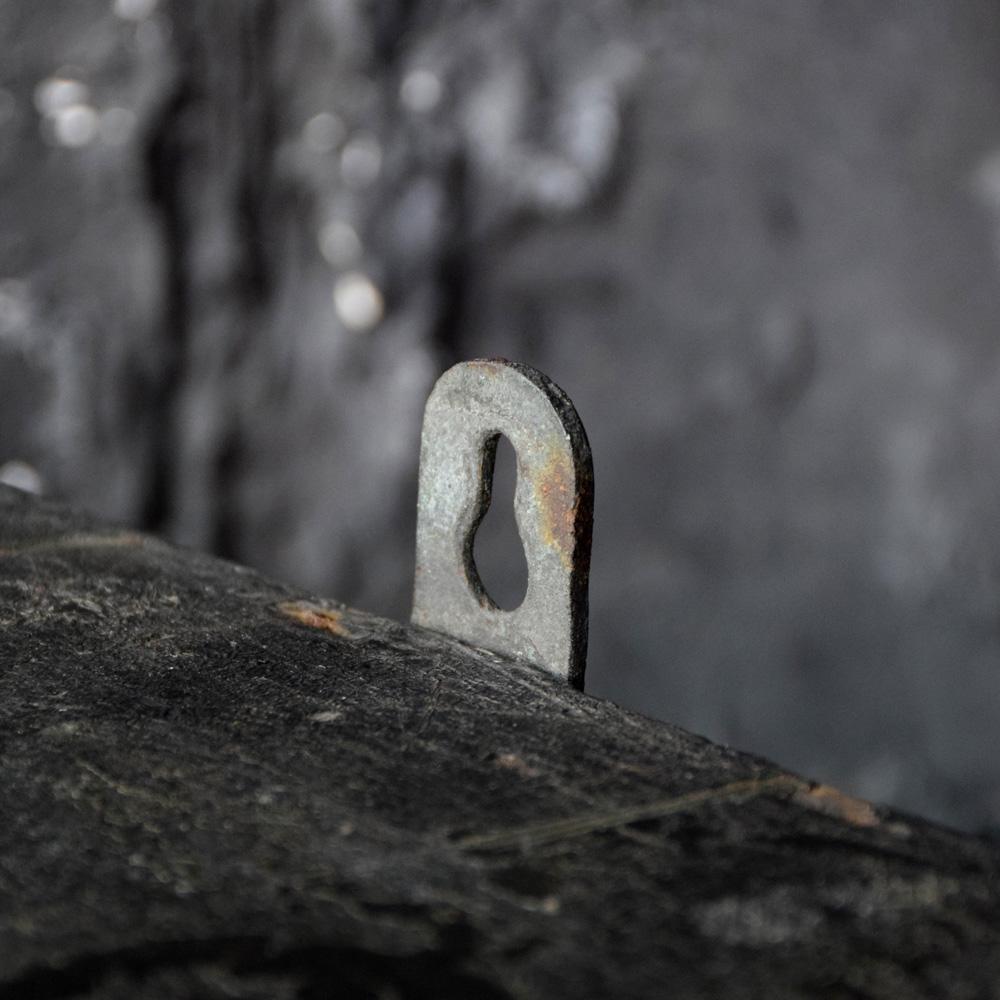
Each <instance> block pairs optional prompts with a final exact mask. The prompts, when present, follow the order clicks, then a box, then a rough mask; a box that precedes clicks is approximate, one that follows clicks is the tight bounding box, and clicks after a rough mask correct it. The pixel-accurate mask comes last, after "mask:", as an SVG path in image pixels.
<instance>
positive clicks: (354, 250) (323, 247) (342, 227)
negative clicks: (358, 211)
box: [319, 219, 361, 267]
mask: <svg viewBox="0 0 1000 1000" xmlns="http://www.w3.org/2000/svg"><path fill="white" fill-rule="evenodd" d="M319 250H320V253H321V254H322V255H323V256H324V258H326V260H327V262H328V263H330V264H332V265H333V266H334V267H344V266H346V265H348V264H353V263H354V262H355V261H356V260H358V258H359V257H360V256H361V240H360V238H359V237H358V234H357V232H356V231H355V229H354V227H353V226H352V225H351V224H350V223H349V222H344V221H343V220H341V219H334V220H333V221H332V222H328V223H327V224H326V225H325V226H324V227H323V228H322V229H321V230H320V231H319Z"/></svg>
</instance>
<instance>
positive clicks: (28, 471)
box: [0, 459, 44, 493]
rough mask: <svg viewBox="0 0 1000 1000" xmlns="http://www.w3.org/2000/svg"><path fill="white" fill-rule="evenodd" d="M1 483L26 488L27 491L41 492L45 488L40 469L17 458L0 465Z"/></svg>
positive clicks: (16, 487) (21, 488)
mask: <svg viewBox="0 0 1000 1000" xmlns="http://www.w3.org/2000/svg"><path fill="white" fill-rule="evenodd" d="M0 483H3V484H4V485H5V486H13V487H14V488H15V489H19V490H24V492H25V493H41V492H42V490H43V489H44V484H43V482H42V477H41V476H40V475H39V474H38V470H37V469H36V468H35V467H34V466H33V465H28V463H27V462H21V461H18V460H17V459H15V460H14V461H12V462H4V464H3V465H0Z"/></svg>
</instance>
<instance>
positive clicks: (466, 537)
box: [412, 358, 594, 688]
mask: <svg viewBox="0 0 1000 1000" xmlns="http://www.w3.org/2000/svg"><path fill="white" fill-rule="evenodd" d="M501 434H502V435H504V436H505V437H507V439H508V440H509V441H510V443H511V444H512V445H513V447H514V451H515V452H516V453H517V486H516V489H515V493H514V516H515V519H516V521H517V526H518V531H519V532H520V536H521V543H522V545H523V546H524V554H525V557H526V559H527V563H528V588H527V592H526V594H525V597H524V601H523V602H522V603H521V605H520V607H518V608H516V609H514V610H513V611H504V610H502V609H501V608H499V607H498V606H497V605H496V603H495V602H494V601H493V600H492V599H491V598H490V596H489V594H488V593H487V592H486V588H485V587H484V586H483V583H482V580H481V579H480V577H479V572H478V570H477V569H476V563H475V559H474V557H473V543H474V540H475V537H476V531H477V529H478V528H479V524H480V522H481V521H482V519H483V516H484V515H485V514H486V511H487V510H488V509H489V505H490V497H491V492H492V485H493V462H494V458H495V455H496V445H497V440H498V439H499V437H500V435H501ZM419 490H420V495H419V503H418V510H417V568H416V581H415V587H414V599H413V615H412V619H413V622H414V623H415V624H417V625H423V626H425V627H427V628H432V629H435V630H437V631H440V632H447V633H449V634H450V635H453V636H456V637H457V638H459V639H463V640H465V641H467V642H470V643H473V644H475V645H478V646H482V647H484V648H486V649H490V650H493V651H495V652H498V653H504V654H507V655H509V656H515V657H521V658H523V659H527V660H530V661H531V662H533V663H536V664H538V666H540V667H544V668H545V669H546V670H549V671H551V672H552V673H554V674H558V675H559V676H561V677H565V678H566V679H567V680H568V681H569V682H570V683H571V684H573V685H574V686H576V687H580V688H582V687H583V676H584V668H585V666H586V657H587V584H588V580H589V576H590V540H591V531H592V525H593V503H594V474H593V465H592V462H591V456H590V445H589V443H588V442H587V435H586V433H585V432H584V429H583V424H582V423H581V422H580V418H579V417H578V416H577V413H576V410H575V409H574V408H573V404H572V403H571V402H570V400H569V397H568V396H567V395H566V394H565V393H564V392H563V391H562V390H561V389H560V388H559V387H558V386H556V385H555V384H554V383H553V382H551V381H550V380H549V379H548V378H546V377H545V376H544V375H543V374H541V372H538V371H535V369H533V368H529V367H528V366H527V365H521V364H516V363H515V362H511V361H505V360H503V359H499V358H498V359H492V360H482V361H467V362H463V363H462V364H458V365H455V366H454V367H453V368H451V369H449V370H448V371H447V372H445V373H444V375H442V376H441V378H440V379H439V380H438V382H437V385H435V387H434V390H433V392H432V393H431V395H430V398H429V399H428V401H427V408H426V410H425V412H424V426H423V434H422V438H421V447H420V487H419Z"/></svg>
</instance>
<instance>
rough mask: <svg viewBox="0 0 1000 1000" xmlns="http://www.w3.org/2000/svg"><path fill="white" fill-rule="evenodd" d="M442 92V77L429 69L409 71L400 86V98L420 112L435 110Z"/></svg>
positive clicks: (412, 109) (410, 107)
mask: <svg viewBox="0 0 1000 1000" xmlns="http://www.w3.org/2000/svg"><path fill="white" fill-rule="evenodd" d="M442 93H443V87H442V86H441V79H440V77H439V76H438V75H437V74H436V73H434V72H432V71H431V70H429V69H415V70H413V71H412V72H410V73H407V74H406V76H405V77H404V78H403V82H402V84H401V85H400V88H399V97H400V100H401V101H402V102H403V104H404V105H406V107H407V108H409V109H410V110H411V111H416V112H417V113H418V114H423V113H425V112H428V111H433V110H434V108H436V107H437V106H438V104H440V102H441V95H442Z"/></svg>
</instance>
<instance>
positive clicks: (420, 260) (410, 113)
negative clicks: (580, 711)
mask: <svg viewBox="0 0 1000 1000" xmlns="http://www.w3.org/2000/svg"><path fill="white" fill-rule="evenodd" d="M0 39H2V46H3V47H2V53H3V58H2V60H0V479H3V480H5V481H7V482H10V483H13V484H15V485H21V486H23V487H27V488H30V489H35V490H40V491H43V492H44V493H46V494H48V495H53V496H59V497H65V498H69V499H71V500H73V501H75V502H76V503H78V504H81V505H84V506H86V507H88V508H90V509H93V510H95V511H98V512H100V513H102V514H104V515H106V516H107V517H109V518H115V519H120V520H123V521H126V522H128V523H131V524H134V525H138V526H141V527H144V528H148V529H151V530H154V531H158V532H161V533H163V534H165V535H167V536H169V537H170V538H172V539H175V540H177V541H180V542H183V543H186V544H190V545H194V546H198V547H201V548H208V549H212V550H214V551H216V552H218V553H221V554H223V555H225V556H227V557H230V558H234V559H238V560H241V561H244V562H247V563H250V564H252V565H254V566H256V567H259V568H260V569H262V570H264V571H266V572H267V573H269V574H272V575H276V576H279V577H283V578H287V579H290V580H294V581H297V582H299V583H301V584H305V585H307V586H309V587H311V588H313V589H315V590H316V591H319V592H321V593H323V594H327V595H331V596H335V597H337V598H340V599H343V600H346V601H348V602H350V603H352V604H355V605H357V606H359V607H363V608H366V609H370V610H373V611H377V612H381V613H384V614H387V615H391V616H393V617H397V618H401V617H405V616H406V615H407V614H408V611H409V590H410V581H411V578H412V572H413V553H412V544H413V529H414V510H415V503H416V490H415V473H416V460H417V454H418V442H419V430H420V419H421V412H422V407H423V403H424V400H425V398H426V394H427V392H428V391H429V389H430V386H431V385H432V383H433V380H434V379H435V377H436V376H437V374H438V373H439V372H441V371H442V370H443V369H444V368H445V367H447V366H448V365H449V364H451V363H452V362H454V361H456V360H459V359H463V358H468V357H474V356H481V355H487V356H492V355H504V356H508V357H512V358H515V359H518V360H521V361H524V362H527V363H529V364H532V365H535V366H536V367H539V368H541V369H542V370H544V371H545V372H546V373H548V374H549V375H550V376H551V377H552V378H553V379H555V381H557V382H558V383H559V384H561V385H562V386H563V388H564V389H566V391H567V392H568V393H569V394H570V395H571V397H572V398H573V399H574V401H575V402H576V404H577V408H578V410H579V412H580V414H581V416H582V418H583V420H584V422H585V424H586V426H587V429H588V431H589V433H590V437H591V442H592V445H593V450H594V456H595V466H596V474H597V522H596V531H595V546H594V561H593V577H592V623H591V656H590V667H589V672H588V689H589V690H590V691H592V692H593V693H595V694H598V695H602V696H607V697H611V698H613V699H615V700H617V701H620V702H623V703H625V704H627V705H630V706H632V707H635V708H638V709H640V710H641V711H643V712H646V713H649V714H652V715H655V716H658V717H661V718H664V719H668V720H670V721H673V722H677V723H680V724H681V725H683V726H686V727H688V728H690V729H693V730H695V731H697V732H699V733H703V734H705V735H707V736H710V737H712V738H714V739H718V740H722V741H725V742H729V743H732V744H734V745H737V746H739V747H741V748H747V749H751V750H755V751H758V752H761V753H764V754H767V755H769V756H772V757H774V758H776V759H777V760H779V761H780V762H781V763H783V764H785V765H788V766H790V767H793V768H796V769H799V770H801V771H803V772H806V773H807V774H809V775H810V776H812V777H817V778H820V779H823V780H827V781H831V782H835V783H837V784H839V785H841V786H843V787H845V788H847V789H848V790H850V791H853V792H855V793H858V794H861V795H864V796H868V797H873V798H875V799H879V800H884V801H889V802H892V803H895V804H897V805H901V806H903V807H906V808H909V809H914V810H919V811H923V812H926V813H928V814H930V815H931V816H934V817H937V818H941V819H945V820H947V821H949V822H952V823H957V824H961V825H963V826H966V827H968V828H971V829H977V830H988V829H994V830H995V829H996V828H997V826H998V825H1000V753H998V739H997V727H998V723H1000V336H998V333H1000V328H998V321H1000V7H998V6H997V4H996V3H995V2H994V0H969V2H967V3H961V4H959V3H941V2H937V0H909V2H907V3H893V4H872V3H868V2H861V0H857V2H852V0H719V2H717V3H711V4H705V3H702V2H700V0H673V2H663V3H655V4H654V3H638V2H636V3H623V2H616V3H609V2H602V0H586V2H580V0H575V2H574V0H562V2H553V0H532V2H522V0H496V2H493V3H490V4H484V3H478V4H477V3H468V2H458V0H455V2H445V0H441V2H430V0H379V2H359V0H284V2H278V0H199V2H197V3H193V2H175V3H168V2H166V0H160V2H156V0H115V2H112V0H45V3H25V2H21V0H0ZM501 492H502V491H501ZM487 529H488V530H487ZM483 530H484V536H483V539H482V545H481V546H480V549H481V552H480V555H481V561H482V563H483V567H482V568H483V575H484V577H485V578H486V579H487V582H488V583H489V582H490V581H491V580H492V581H493V582H494V583H493V585H494V586H495V587H496V588H497V592H498V593H508V592H509V593H511V594H513V593H515V591H516V587H517V572H518V560H520V562H521V563H522V564H523V557H522V556H520V554H519V553H518V552H517V549H516V544H515V541H514V539H513V537H512V531H513V529H512V527H511V525H510V515H509V511H508V512H507V514H506V520H505V518H504V516H503V511H502V510H500V512H499V514H498V515H497V516H494V515H493V514H492V513H491V516H490V518H489V519H488V521H487V524H486V525H485V526H484V529H483ZM520 572H521V573H523V565H522V566H521V567H520Z"/></svg>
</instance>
